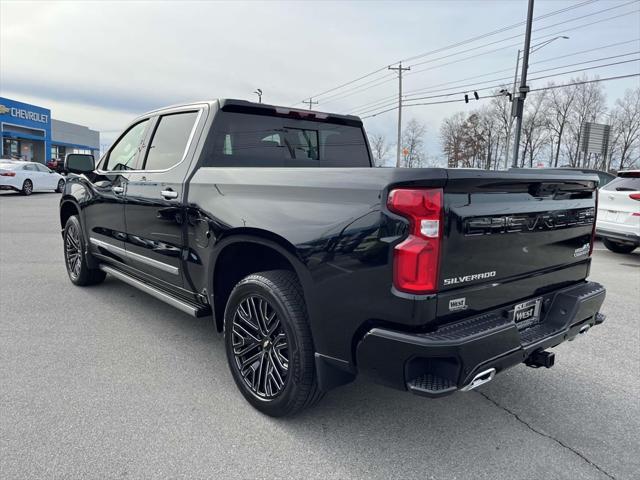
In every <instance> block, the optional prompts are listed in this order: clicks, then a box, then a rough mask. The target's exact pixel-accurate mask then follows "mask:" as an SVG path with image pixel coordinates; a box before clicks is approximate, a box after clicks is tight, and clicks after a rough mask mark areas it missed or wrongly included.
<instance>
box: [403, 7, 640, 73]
mask: <svg viewBox="0 0 640 480" xmlns="http://www.w3.org/2000/svg"><path fill="white" fill-rule="evenodd" d="M595 1H597V0H588V1H585V2H582V3H578V4H576V5H571V6H569V7H565V8H561V9H559V10H555V11H553V12H549V13H546V14H544V15H540V16H538V17H535V18H534V20H543V19H545V18H548V17H552V16H554V15H559V14H561V13H565V12H568V11H570V10H574V9H576V8H580V7H584V6H586V5H589V4H590V3H594V2H595ZM634 1H635V0H634ZM629 3H633V2H629ZM525 23H526V22H518V23H514V24H513V25H509V26H507V27H502V28H499V29H497V30H494V31H492V32H488V33H485V34H482V35H478V36H477V37H473V38H469V39H467V40H462V41H461V42H458V43H456V44H453V45H448V46H446V47H442V48H439V49H436V50H431V51H429V52H426V53H421V54H419V55H414V56H412V57H409V58H404V59H402V61H403V62H410V61H412V60H416V59H418V58H423V57H426V56H428V55H433V54H434V53H440V52H443V51H445V50H449V49H451V48H456V47H460V46H462V45H466V44H467V43H473V42H475V41H477V40H482V39H483V38H487V37H491V36H493V35H497V34H498V33H502V32H506V31H507V30H513V29H514V28H518V27H521V26H522V25H524V24H525ZM518 36H522V35H518ZM413 65H419V64H413Z"/></svg>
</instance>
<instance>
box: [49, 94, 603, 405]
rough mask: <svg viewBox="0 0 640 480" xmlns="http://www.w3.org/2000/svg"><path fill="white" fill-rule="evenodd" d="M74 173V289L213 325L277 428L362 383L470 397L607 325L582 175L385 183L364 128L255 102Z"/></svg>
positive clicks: (222, 109) (141, 138)
mask: <svg viewBox="0 0 640 480" xmlns="http://www.w3.org/2000/svg"><path fill="white" fill-rule="evenodd" d="M65 168H66V170H67V171H68V172H69V180H68V181H67V182H66V185H65V190H64V194H63V196H62V199H61V203H60V225H61V227H62V235H63V240H64V255H65V262H66V266H67V270H68V273H69V277H70V279H71V281H72V282H73V283H75V284H76V285H79V286H84V285H91V284H96V283H100V282H102V281H103V280H104V279H105V276H106V275H107V274H109V275H111V276H112V277H115V278H117V279H119V280H122V281H124V282H126V283H128V284H130V285H132V286H134V287H136V288H139V289H140V290H143V291H145V292H147V293H149V294H151V295H153V296H155V297H156V298H158V299H160V300H162V301H164V302H166V303H168V304H169V305H172V306H174V307H177V308H178V309H179V310H182V311H183V312H186V313H188V314H190V315H193V316H196V317H202V316H206V317H211V318H212V319H213V321H214V322H215V325H216V327H217V329H218V330H219V331H220V332H222V333H223V334H224V338H225V345H226V352H227V358H228V361H229V366H230V369H231V373H232V375H233V378H234V380H235V382H236V384H237V385H238V387H239V389H240V391H241V392H242V394H243V395H244V397H245V398H246V399H247V400H248V401H249V402H250V403H251V404H252V405H253V406H254V407H256V408H257V409H259V410H261V411H262V412H264V413H266V414H268V415H273V416H284V415H289V414H293V413H295V412H297V411H299V410H301V409H302V408H305V407H307V406H310V405H312V404H313V403H315V402H316V401H317V400H318V399H319V398H320V397H321V396H322V394H323V393H324V392H326V391H327V390H329V389H331V388H334V387H336V386H338V385H341V384H345V383H347V382H349V381H351V380H353V379H354V378H355V376H356V375H357V374H359V373H362V374H365V375H367V376H369V377H371V378H373V379H374V380H375V381H378V382H381V383H383V384H385V385H388V386H391V387H394V388H397V389H401V390H408V391H410V392H412V393H414V394H418V395H424V396H428V397H440V396H444V395H448V394H451V393H453V392H455V391H457V390H462V391H467V390H470V389H473V388H475V387H477V386H479V385H482V384H483V383H486V382H488V381H489V380H491V379H492V378H493V377H494V375H495V374H496V373H499V372H501V371H503V370H505V369H507V368H509V367H512V366H514V365H517V364H520V363H525V364H527V365H530V366H532V367H540V366H545V367H550V366H551V365H553V362H554V356H553V353H552V352H549V351H548V350H547V349H548V348H550V347H554V346H556V345H558V344H560V343H561V342H563V341H565V340H571V339H573V338H574V337H576V336H577V335H578V334H581V333H584V332H586V331H587V330H588V329H589V328H590V327H592V326H594V325H598V324H600V323H602V322H603V321H604V316H603V315H602V314H600V313H599V310H600V307H601V304H602V302H603V300H604V297H605V290H604V288H603V287H602V286H601V285H599V284H597V283H594V282H589V281H586V278H587V276H588V275H589V267H590V263H591V258H590V257H591V248H592V245H593V234H594V225H595V215H596V209H595V206H596V185H597V178H596V177H591V176H587V175H584V174H581V173H579V172H571V171H567V172H562V173H558V174H545V175H536V174H534V173H532V172H527V173H519V172H505V171H480V170H457V169H439V168H425V169H398V168H373V165H372V161H371V154H370V149H369V145H368V142H367V139H366V136H365V133H364V130H363V126H362V122H361V121H360V119H358V118H357V117H353V116H342V115H333V114H326V113H320V112H313V111H302V110H294V109H289V108H284V107H277V106H269V105H264V104H256V103H251V102H245V101H239V100H216V101H211V102H203V103H194V104H188V105H181V106H176V107H169V108H165V109H161V110H157V111H153V112H150V113H148V114H146V115H143V116H141V117H139V118H138V119H136V120H135V121H134V122H133V123H132V124H131V125H130V126H129V127H128V128H127V129H126V130H125V131H124V133H123V134H122V135H121V136H120V137H119V138H118V139H117V140H116V142H115V143H114V144H113V146H112V147H111V148H110V149H109V151H108V152H107V153H106V154H105V155H104V156H103V157H102V158H101V160H100V161H99V162H98V163H97V165H94V160H93V157H90V156H84V155H70V156H68V157H67V159H66V165H65Z"/></svg>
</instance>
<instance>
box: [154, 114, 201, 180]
mask: <svg viewBox="0 0 640 480" xmlns="http://www.w3.org/2000/svg"><path fill="white" fill-rule="evenodd" d="M197 116H198V112H181V113H173V114H170V115H164V116H162V117H160V119H159V120H158V123H157V126H156V130H155V132H153V137H152V138H151V142H149V147H148V148H147V158H146V159H145V162H144V167H143V169H144V170H166V169H167V168H171V167H173V166H174V165H175V164H177V163H179V162H180V161H181V160H182V158H183V156H184V154H185V150H186V149H187V142H188V141H189V137H190V136H191V131H192V130H193V126H194V124H195V122H196V118H197Z"/></svg>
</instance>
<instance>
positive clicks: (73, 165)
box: [64, 153, 96, 173]
mask: <svg viewBox="0 0 640 480" xmlns="http://www.w3.org/2000/svg"><path fill="white" fill-rule="evenodd" d="M95 168H96V161H95V159H94V158H93V155H88V154H85V153H70V154H69V155H67V156H66V157H65V159H64V171H65V172H70V173H89V172H93V171H94V170H95Z"/></svg>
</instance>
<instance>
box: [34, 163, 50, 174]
mask: <svg viewBox="0 0 640 480" xmlns="http://www.w3.org/2000/svg"><path fill="white" fill-rule="evenodd" d="M35 167H36V168H37V169H38V170H40V171H41V172H44V173H49V172H51V170H49V169H48V168H47V167H46V166H44V165H40V164H36V166H35Z"/></svg>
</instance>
